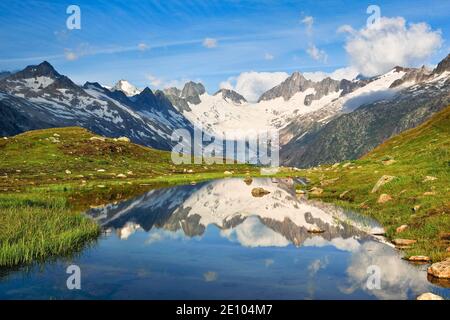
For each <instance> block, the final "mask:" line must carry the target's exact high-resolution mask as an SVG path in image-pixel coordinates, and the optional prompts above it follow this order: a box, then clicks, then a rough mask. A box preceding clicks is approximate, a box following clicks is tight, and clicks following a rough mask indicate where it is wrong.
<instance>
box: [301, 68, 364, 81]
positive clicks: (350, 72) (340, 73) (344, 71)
mask: <svg viewBox="0 0 450 320" xmlns="http://www.w3.org/2000/svg"><path fill="white" fill-rule="evenodd" d="M357 75H358V70H357V69H356V68H354V67H345V68H340V69H336V70H334V71H333V72H323V71H316V72H304V73H303V76H304V77H305V78H306V79H309V80H312V81H320V80H323V79H325V78H326V77H330V78H331V79H334V80H342V79H347V80H353V79H355V78H356V76H357Z"/></svg>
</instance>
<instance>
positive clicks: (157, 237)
mask: <svg viewBox="0 0 450 320" xmlns="http://www.w3.org/2000/svg"><path fill="white" fill-rule="evenodd" d="M179 239H187V237H186V235H185V234H184V232H183V230H181V229H179V230H177V231H169V230H165V229H152V230H150V232H148V238H147V240H145V244H153V243H156V242H160V241H164V240H179Z"/></svg>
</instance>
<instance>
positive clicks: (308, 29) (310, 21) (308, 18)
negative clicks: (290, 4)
mask: <svg viewBox="0 0 450 320" xmlns="http://www.w3.org/2000/svg"><path fill="white" fill-rule="evenodd" d="M301 23H303V24H304V25H305V26H306V32H307V33H308V34H311V33H312V26H313V24H314V18H313V17H311V16H306V17H304V18H303V19H302V20H301Z"/></svg>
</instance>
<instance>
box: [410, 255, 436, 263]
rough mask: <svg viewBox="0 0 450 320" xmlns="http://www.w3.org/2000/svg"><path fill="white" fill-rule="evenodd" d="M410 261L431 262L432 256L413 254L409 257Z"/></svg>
mask: <svg viewBox="0 0 450 320" xmlns="http://www.w3.org/2000/svg"><path fill="white" fill-rule="evenodd" d="M408 260H409V261H413V262H429V261H431V259H430V257H427V256H411V257H409V258H408Z"/></svg>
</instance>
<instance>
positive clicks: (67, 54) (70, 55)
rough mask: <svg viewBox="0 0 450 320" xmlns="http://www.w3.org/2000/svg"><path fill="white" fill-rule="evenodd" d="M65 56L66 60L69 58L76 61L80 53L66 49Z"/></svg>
mask: <svg viewBox="0 0 450 320" xmlns="http://www.w3.org/2000/svg"><path fill="white" fill-rule="evenodd" d="M64 56H65V58H66V60H69V61H74V60H77V59H78V55H77V54H76V53H75V52H73V51H72V50H69V49H65V50H64Z"/></svg>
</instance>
